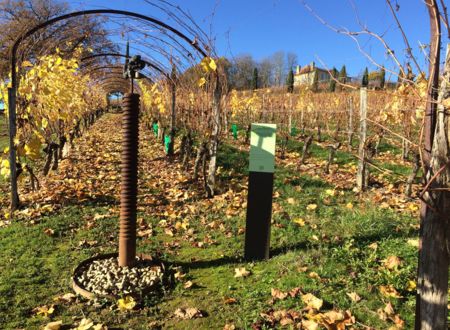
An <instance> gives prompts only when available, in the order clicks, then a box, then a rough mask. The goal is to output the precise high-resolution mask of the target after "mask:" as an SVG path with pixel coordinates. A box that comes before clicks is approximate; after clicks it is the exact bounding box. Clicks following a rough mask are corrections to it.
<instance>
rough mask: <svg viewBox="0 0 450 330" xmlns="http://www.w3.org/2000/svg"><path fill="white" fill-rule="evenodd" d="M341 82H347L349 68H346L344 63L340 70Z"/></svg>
mask: <svg viewBox="0 0 450 330" xmlns="http://www.w3.org/2000/svg"><path fill="white" fill-rule="evenodd" d="M339 82H340V83H342V84H345V83H347V69H346V68H345V65H343V66H342V68H341V71H339Z"/></svg>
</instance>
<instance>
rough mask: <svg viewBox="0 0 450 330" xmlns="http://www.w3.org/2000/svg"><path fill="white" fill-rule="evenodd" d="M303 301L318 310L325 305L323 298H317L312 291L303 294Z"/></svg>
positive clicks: (308, 306) (307, 305)
mask: <svg viewBox="0 0 450 330" xmlns="http://www.w3.org/2000/svg"><path fill="white" fill-rule="evenodd" d="M302 301H303V302H304V303H305V304H306V307H307V308H313V309H316V310H320V308H321V307H322V305H323V300H322V299H319V298H317V297H316V296H314V295H313V294H312V293H307V294H304V295H302Z"/></svg>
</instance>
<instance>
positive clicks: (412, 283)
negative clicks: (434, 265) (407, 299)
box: [406, 280, 417, 292]
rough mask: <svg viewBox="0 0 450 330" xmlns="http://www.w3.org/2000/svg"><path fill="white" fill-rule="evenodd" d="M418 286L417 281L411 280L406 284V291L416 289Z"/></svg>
mask: <svg viewBox="0 0 450 330" xmlns="http://www.w3.org/2000/svg"><path fill="white" fill-rule="evenodd" d="M416 288H417V284H416V282H415V281H412V280H409V281H408V283H407V285H406V291H409V292H411V291H415V290H416Z"/></svg>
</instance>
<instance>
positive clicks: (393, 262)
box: [384, 256, 402, 269]
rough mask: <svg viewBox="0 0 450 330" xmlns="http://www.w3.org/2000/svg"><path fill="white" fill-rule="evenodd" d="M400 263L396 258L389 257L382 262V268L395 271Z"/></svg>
mask: <svg viewBox="0 0 450 330" xmlns="http://www.w3.org/2000/svg"><path fill="white" fill-rule="evenodd" d="M401 263H402V261H401V260H400V258H399V257H397V256H389V257H387V259H385V260H384V267H386V268H387V269H397V268H398V266H400V265H401Z"/></svg>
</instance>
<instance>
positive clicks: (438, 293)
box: [415, 0, 450, 330]
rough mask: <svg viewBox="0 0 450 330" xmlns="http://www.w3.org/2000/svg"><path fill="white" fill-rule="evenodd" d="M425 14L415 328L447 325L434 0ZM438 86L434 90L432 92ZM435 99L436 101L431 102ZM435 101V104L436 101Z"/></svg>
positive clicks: (445, 196)
mask: <svg viewBox="0 0 450 330" xmlns="http://www.w3.org/2000/svg"><path fill="white" fill-rule="evenodd" d="M425 4H426V6H427V9H428V13H429V17H430V31H431V41H430V56H429V57H430V67H429V75H430V77H429V80H428V81H429V83H428V92H427V104H426V108H425V122H424V148H423V150H422V155H423V165H424V172H425V184H426V188H427V190H426V191H425V192H424V193H423V200H422V203H421V210H420V217H421V224H420V243H419V267H418V280H417V300H416V323H415V329H416V330H419V329H420V330H431V329H433V330H445V329H447V316H448V315H447V312H448V310H447V303H448V302H447V301H448V267H449V251H448V249H449V247H448V243H449V242H448V237H449V228H450V226H449V225H448V218H449V214H450V193H449V191H445V190H441V189H448V188H449V187H450V184H449V183H450V166H449V164H450V153H449V148H450V145H449V128H450V127H449V118H448V115H447V114H446V113H445V108H444V106H443V105H442V103H441V102H442V101H443V100H444V99H446V98H448V97H449V96H450V82H449V78H450V58H449V48H448V47H447V56H446V61H445V68H444V75H443V79H442V84H441V87H440V89H439V62H440V47H441V26H440V13H439V7H438V4H437V2H436V0H426V1H425ZM438 90H439V94H438ZM436 101H438V102H436ZM438 104H439V106H438Z"/></svg>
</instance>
